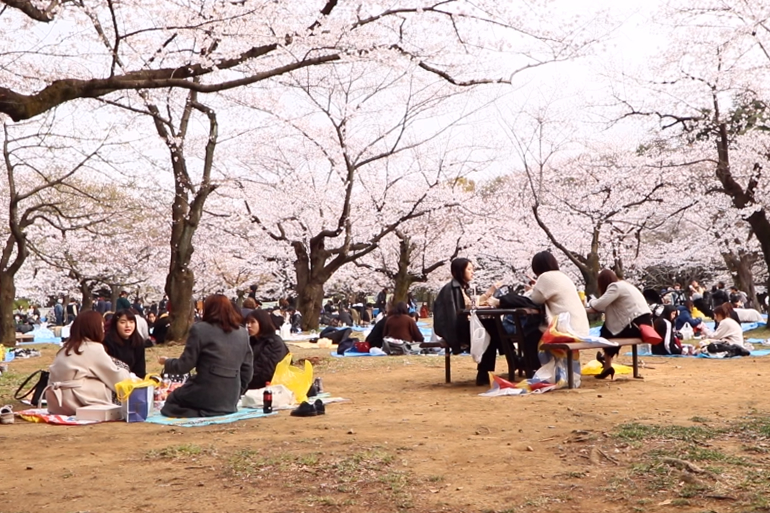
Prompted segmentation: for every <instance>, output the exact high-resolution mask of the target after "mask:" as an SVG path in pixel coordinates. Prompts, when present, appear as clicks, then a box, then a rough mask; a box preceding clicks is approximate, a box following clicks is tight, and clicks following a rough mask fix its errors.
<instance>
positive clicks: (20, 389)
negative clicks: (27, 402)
mask: <svg viewBox="0 0 770 513" xmlns="http://www.w3.org/2000/svg"><path fill="white" fill-rule="evenodd" d="M42 373H43V371H42V369H38V370H36V371H35V372H33V373H32V374H30V375H29V376H28V377H27V379H25V380H24V382H23V383H22V384H21V385H19V388H17V389H16V392H15V393H14V394H13V398H14V399H16V400H17V401H21V400H22V399H26V398H27V397H29V396H30V394H32V392H34V391H35V388H37V383H35V384H34V386H32V387H31V388H30V389H29V390H27V391H26V392H25V393H24V394H23V395H19V394H20V393H21V391H22V390H23V389H24V387H25V386H27V384H28V383H29V382H30V381H31V380H32V378H34V377H35V376H37V375H38V374H42Z"/></svg>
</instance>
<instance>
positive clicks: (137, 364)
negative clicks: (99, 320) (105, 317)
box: [104, 309, 147, 378]
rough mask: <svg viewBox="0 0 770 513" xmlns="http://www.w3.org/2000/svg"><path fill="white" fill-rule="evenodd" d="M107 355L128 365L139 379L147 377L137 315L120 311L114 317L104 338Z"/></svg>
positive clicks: (142, 341)
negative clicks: (137, 327) (137, 326)
mask: <svg viewBox="0 0 770 513" xmlns="http://www.w3.org/2000/svg"><path fill="white" fill-rule="evenodd" d="M104 349H105V350H106V351H107V354H108V355H110V356H112V357H113V358H115V359H117V360H120V361H121V362H123V363H125V364H126V365H128V370H130V371H131V372H133V373H134V374H135V375H136V376H137V377H140V378H144V377H145V376H146V375H147V368H146V362H145V357H144V339H143V338H142V336H141V335H140V334H139V330H137V329H136V315H134V312H133V311H131V310H130V309H129V310H118V311H117V312H115V315H114V316H113V317H112V320H111V321H110V323H109V327H108V329H107V334H106V335H105V336H104Z"/></svg>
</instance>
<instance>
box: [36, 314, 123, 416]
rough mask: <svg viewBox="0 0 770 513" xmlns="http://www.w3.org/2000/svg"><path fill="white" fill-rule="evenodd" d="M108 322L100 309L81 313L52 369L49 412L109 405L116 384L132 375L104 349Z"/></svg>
mask: <svg viewBox="0 0 770 513" xmlns="http://www.w3.org/2000/svg"><path fill="white" fill-rule="evenodd" d="M103 340H104V324H103V320H102V316H101V315H100V314H99V312H95V311H93V310H89V311H87V312H81V313H80V314H78V316H77V317H76V318H75V321H74V322H73V323H72V328H71V330H70V338H69V339H68V340H67V341H66V342H65V343H64V346H63V347H62V348H61V349H60V350H59V352H58V353H57V354H56V357H55V358H54V360H53V363H52V364H51V367H50V368H49V369H48V370H49V372H50V373H51V374H50V376H49V378H48V387H47V388H46V389H45V398H46V401H47V402H48V412H49V413H53V414H56V415H74V414H75V410H77V409H78V408H80V407H81V406H91V405H109V404H113V402H112V393H113V392H114V391H115V383H118V382H120V381H123V380H124V379H127V378H128V377H129V372H128V371H127V370H125V369H120V368H118V367H117V366H116V365H115V363H114V362H113V361H112V358H110V357H109V356H108V355H107V352H106V351H105V350H104V346H103V345H102V341H103Z"/></svg>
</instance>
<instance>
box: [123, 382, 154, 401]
mask: <svg viewBox="0 0 770 513" xmlns="http://www.w3.org/2000/svg"><path fill="white" fill-rule="evenodd" d="M155 386H158V381H157V380H155V379H153V378H152V377H151V376H147V377H146V378H144V379H141V380H134V379H131V378H128V379H124V380H123V381H121V382H119V383H115V394H116V395H117V396H118V400H119V401H120V402H125V401H126V400H127V399H128V396H130V395H131V392H133V391H134V389H135V388H148V387H155Z"/></svg>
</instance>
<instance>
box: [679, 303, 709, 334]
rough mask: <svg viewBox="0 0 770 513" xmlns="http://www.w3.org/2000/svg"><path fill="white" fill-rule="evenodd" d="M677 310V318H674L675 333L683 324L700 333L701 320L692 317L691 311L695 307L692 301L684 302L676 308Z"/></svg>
mask: <svg viewBox="0 0 770 513" xmlns="http://www.w3.org/2000/svg"><path fill="white" fill-rule="evenodd" d="M676 308H677V316H676V322H675V326H674V328H675V329H676V331H679V330H681V329H682V328H683V327H684V325H685V323H687V324H689V325H690V326H691V327H692V328H694V329H695V331H700V328H699V326H700V325H701V323H702V322H703V319H698V318H696V317H693V309H694V308H695V305H694V304H693V302H692V301H690V300H689V299H688V300H687V301H685V302H684V305H682V306H678V307H676Z"/></svg>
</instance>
